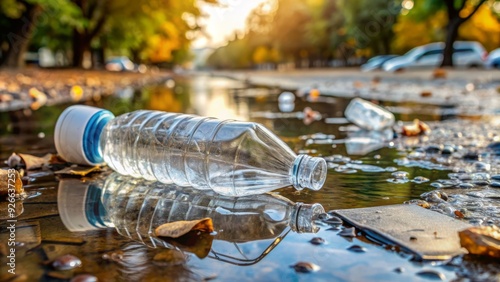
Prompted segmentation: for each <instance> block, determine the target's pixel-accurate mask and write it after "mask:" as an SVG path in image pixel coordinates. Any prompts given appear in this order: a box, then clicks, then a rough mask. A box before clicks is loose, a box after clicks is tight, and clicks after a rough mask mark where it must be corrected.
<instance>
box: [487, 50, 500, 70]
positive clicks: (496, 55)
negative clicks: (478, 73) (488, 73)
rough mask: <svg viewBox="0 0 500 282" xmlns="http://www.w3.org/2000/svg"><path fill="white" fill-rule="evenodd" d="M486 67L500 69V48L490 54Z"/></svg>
mask: <svg viewBox="0 0 500 282" xmlns="http://www.w3.org/2000/svg"><path fill="white" fill-rule="evenodd" d="M486 67H488V68H497V69H500V48H498V49H495V50H493V51H491V52H490V54H489V55H488V58H487V59H486Z"/></svg>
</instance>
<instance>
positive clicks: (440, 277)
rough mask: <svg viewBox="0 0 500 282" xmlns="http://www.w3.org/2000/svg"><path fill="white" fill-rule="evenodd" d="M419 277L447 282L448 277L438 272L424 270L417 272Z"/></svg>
mask: <svg viewBox="0 0 500 282" xmlns="http://www.w3.org/2000/svg"><path fill="white" fill-rule="evenodd" d="M417 275H418V276H420V277H423V278H427V279H432V280H445V279H446V276H444V274H443V273H441V272H439V271H436V270H430V269H429V270H422V271H419V272H417Z"/></svg>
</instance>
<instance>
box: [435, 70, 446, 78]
mask: <svg viewBox="0 0 500 282" xmlns="http://www.w3.org/2000/svg"><path fill="white" fill-rule="evenodd" d="M446 75H447V73H446V70H445V69H442V68H437V69H435V70H434V71H433V72H432V77H433V78H446Z"/></svg>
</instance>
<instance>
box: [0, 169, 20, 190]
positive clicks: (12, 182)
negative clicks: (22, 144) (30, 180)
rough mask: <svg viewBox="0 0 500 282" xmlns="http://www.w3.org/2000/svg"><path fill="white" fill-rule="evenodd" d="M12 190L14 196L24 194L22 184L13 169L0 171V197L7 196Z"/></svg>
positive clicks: (17, 173)
mask: <svg viewBox="0 0 500 282" xmlns="http://www.w3.org/2000/svg"><path fill="white" fill-rule="evenodd" d="M9 189H14V190H15V194H16V196H19V195H23V194H24V188H23V182H22V181H21V176H20V175H19V172H17V170H15V169H10V170H5V169H0V196H5V195H8V194H9V192H11V191H9Z"/></svg>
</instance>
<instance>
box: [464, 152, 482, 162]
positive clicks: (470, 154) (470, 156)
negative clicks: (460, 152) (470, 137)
mask: <svg viewBox="0 0 500 282" xmlns="http://www.w3.org/2000/svg"><path fill="white" fill-rule="evenodd" d="M462 158H463V159H465V160H471V161H472V160H478V159H479V155H478V154H477V152H472V151H469V152H467V153H465V155H464V156H463V157H462Z"/></svg>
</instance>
